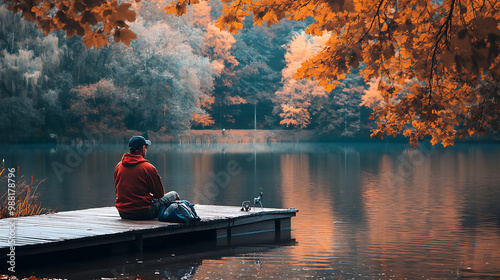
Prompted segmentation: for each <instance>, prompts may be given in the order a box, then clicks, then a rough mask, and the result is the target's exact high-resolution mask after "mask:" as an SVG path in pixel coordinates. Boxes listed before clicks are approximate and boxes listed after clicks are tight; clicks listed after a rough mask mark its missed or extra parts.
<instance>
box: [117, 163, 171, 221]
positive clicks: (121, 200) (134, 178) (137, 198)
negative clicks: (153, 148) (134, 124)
mask: <svg viewBox="0 0 500 280" xmlns="http://www.w3.org/2000/svg"><path fill="white" fill-rule="evenodd" d="M114 178H115V193H116V200H115V206H116V208H117V209H118V210H119V211H122V212H130V213H131V212H141V211H147V210H148V209H149V207H150V205H151V201H152V199H153V198H161V197H163V195H164V194H165V190H164V188H163V184H162V182H161V179H160V175H159V174H158V171H157V170H156V168H155V167H154V166H153V165H152V164H150V163H149V162H148V160H146V159H144V157H143V156H142V155H135V154H128V153H127V154H124V155H123V157H122V160H121V161H120V162H119V163H118V164H117V165H116V167H115V172H114Z"/></svg>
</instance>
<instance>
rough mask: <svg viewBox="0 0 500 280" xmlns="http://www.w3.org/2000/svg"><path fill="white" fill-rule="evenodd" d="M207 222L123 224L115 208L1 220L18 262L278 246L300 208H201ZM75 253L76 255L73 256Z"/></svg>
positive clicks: (3, 247) (3, 251)
mask: <svg viewBox="0 0 500 280" xmlns="http://www.w3.org/2000/svg"><path fill="white" fill-rule="evenodd" d="M195 209H196V211H197V213H198V215H199V216H200V218H201V221H199V222H197V223H195V224H177V223H166V222H160V221H158V220H156V219H155V220H148V221H132V220H123V219H121V218H120V216H119V215H118V212H117V210H116V209H115V208H114V207H102V208H92V209H85V210H77V211H66V212H59V213H55V214H47V215H40V216H29V217H19V218H7V219H1V220H0V259H7V258H8V254H9V253H10V252H11V251H15V257H16V258H23V257H40V256H44V255H51V256H53V255H56V254H57V255H61V254H62V253H64V254H63V255H64V256H68V257H69V258H71V256H74V255H79V256H82V255H85V254H86V250H87V251H88V249H91V251H93V252H94V254H95V250H96V249H98V250H99V252H100V254H103V253H106V252H107V253H109V254H120V253H124V252H130V251H142V250H144V249H147V246H148V244H159V243H165V242H166V241H173V242H175V243H176V244H179V242H183V240H184V241H186V240H188V241H189V242H191V243H192V242H193V240H205V241H206V240H212V241H213V242H215V243H216V244H217V245H222V246H225V245H232V244H235V243H236V244H237V242H238V240H239V239H241V238H244V237H248V236H252V238H259V236H267V237H269V236H272V238H273V239H274V240H276V241H281V240H289V239H290V238H291V233H290V232H291V218H292V217H293V216H295V215H296V213H297V212H298V210H297V209H294V208H289V209H274V208H264V209H263V210H261V209H260V208H256V209H252V210H250V211H248V212H244V211H241V210H240V207H234V206H217V205H196V206H195ZM69 253H71V254H69Z"/></svg>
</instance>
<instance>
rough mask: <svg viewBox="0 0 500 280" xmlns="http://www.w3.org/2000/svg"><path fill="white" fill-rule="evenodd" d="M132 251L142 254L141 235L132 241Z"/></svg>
mask: <svg viewBox="0 0 500 280" xmlns="http://www.w3.org/2000/svg"><path fill="white" fill-rule="evenodd" d="M134 247H135V248H134V249H135V250H137V251H138V252H140V253H142V250H143V247H144V242H143V237H142V234H137V235H136V236H135V240H134Z"/></svg>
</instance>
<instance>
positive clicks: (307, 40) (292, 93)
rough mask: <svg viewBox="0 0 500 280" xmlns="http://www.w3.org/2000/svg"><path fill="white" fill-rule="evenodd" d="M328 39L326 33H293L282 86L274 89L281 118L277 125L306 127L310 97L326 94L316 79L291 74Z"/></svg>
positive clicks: (308, 118)
mask: <svg viewBox="0 0 500 280" xmlns="http://www.w3.org/2000/svg"><path fill="white" fill-rule="evenodd" d="M327 39H328V36H327V35H324V36H322V37H316V36H315V37H313V36H310V35H306V34H305V33H304V32H302V33H300V34H297V35H296V36H294V37H293V39H292V41H291V42H290V44H289V45H288V46H286V48H287V53H286V54H285V60H286V67H285V68H284V69H283V71H282V83H283V87H282V88H281V89H280V90H278V91H277V92H276V100H277V103H278V104H279V111H280V117H281V121H280V124H282V125H285V126H287V127H289V126H291V127H295V128H306V127H307V126H308V125H309V124H310V121H311V115H310V113H309V106H310V105H311V98H312V97H314V96H326V95H327V94H328V92H326V91H325V89H324V88H323V87H321V86H320V85H318V83H317V82H316V81H314V80H309V79H296V78H295V77H294V74H295V73H296V71H297V69H298V68H299V67H300V66H301V64H302V63H303V62H304V61H306V60H307V59H309V58H311V57H313V56H314V55H315V54H316V53H317V52H318V51H320V50H321V46H322V44H323V43H324V42H325V41H326V40H327Z"/></svg>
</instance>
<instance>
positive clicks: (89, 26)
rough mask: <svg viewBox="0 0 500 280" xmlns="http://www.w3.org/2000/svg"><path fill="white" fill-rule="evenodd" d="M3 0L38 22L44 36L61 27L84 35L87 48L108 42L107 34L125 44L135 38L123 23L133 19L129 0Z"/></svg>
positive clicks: (71, 35) (26, 17)
mask: <svg viewBox="0 0 500 280" xmlns="http://www.w3.org/2000/svg"><path fill="white" fill-rule="evenodd" d="M138 1H139V0H137V2H138ZM5 3H7V4H8V8H9V10H11V11H12V12H14V13H18V12H22V15H21V16H22V17H23V18H24V19H25V20H28V21H34V22H36V23H38V28H40V29H42V30H43V32H44V33H45V35H47V34H49V33H50V32H51V31H52V30H64V31H66V36H67V37H68V38H71V37H73V36H74V35H77V36H84V38H83V43H84V44H85V46H87V48H90V47H92V46H95V47H97V48H98V47H100V46H102V45H107V44H108V37H110V36H113V37H114V40H115V42H123V43H125V44H126V45H127V46H129V45H130V40H131V39H136V38H137V36H136V35H135V33H134V32H132V31H130V30H129V26H128V25H127V23H126V22H127V21H128V22H132V21H134V20H135V16H136V14H135V11H134V10H131V9H130V7H131V6H132V4H131V3H121V4H118V2H117V1H116V0H112V1H108V0H5Z"/></svg>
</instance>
